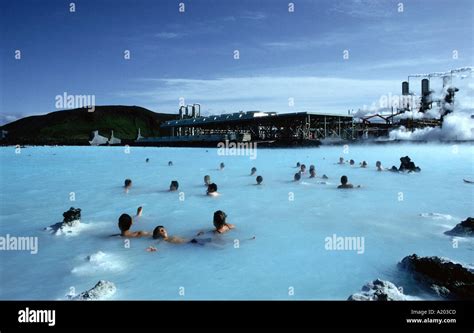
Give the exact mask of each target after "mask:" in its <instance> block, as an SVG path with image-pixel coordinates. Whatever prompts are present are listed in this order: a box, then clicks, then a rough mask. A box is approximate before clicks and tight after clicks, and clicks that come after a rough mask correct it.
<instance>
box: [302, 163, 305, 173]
mask: <svg viewBox="0 0 474 333" xmlns="http://www.w3.org/2000/svg"><path fill="white" fill-rule="evenodd" d="M305 170H306V165H304V164H301V172H305Z"/></svg>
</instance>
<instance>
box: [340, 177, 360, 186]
mask: <svg viewBox="0 0 474 333" xmlns="http://www.w3.org/2000/svg"><path fill="white" fill-rule="evenodd" d="M357 187H360V185H357ZM337 188H354V185H352V184H350V183H348V179H347V176H342V177H341V185H339V186H338V187H337Z"/></svg>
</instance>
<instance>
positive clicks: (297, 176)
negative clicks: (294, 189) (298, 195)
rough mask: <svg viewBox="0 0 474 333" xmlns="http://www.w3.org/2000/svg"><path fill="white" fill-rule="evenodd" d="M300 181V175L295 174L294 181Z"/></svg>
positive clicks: (298, 173)
mask: <svg viewBox="0 0 474 333" xmlns="http://www.w3.org/2000/svg"><path fill="white" fill-rule="evenodd" d="M300 179H301V173H300V172H297V173H295V181H298V180H300Z"/></svg>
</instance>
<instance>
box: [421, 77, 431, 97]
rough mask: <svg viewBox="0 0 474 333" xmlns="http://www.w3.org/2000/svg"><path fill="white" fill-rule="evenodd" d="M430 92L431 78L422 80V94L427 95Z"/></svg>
mask: <svg viewBox="0 0 474 333" xmlns="http://www.w3.org/2000/svg"><path fill="white" fill-rule="evenodd" d="M429 94H430V80H428V79H423V80H421V96H427V95H429Z"/></svg>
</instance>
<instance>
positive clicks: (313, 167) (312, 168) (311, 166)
mask: <svg viewBox="0 0 474 333" xmlns="http://www.w3.org/2000/svg"><path fill="white" fill-rule="evenodd" d="M311 170H315V171H316V167H315V166H314V164H311V165H310V166H309V171H310V172H311Z"/></svg>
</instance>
